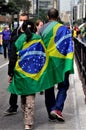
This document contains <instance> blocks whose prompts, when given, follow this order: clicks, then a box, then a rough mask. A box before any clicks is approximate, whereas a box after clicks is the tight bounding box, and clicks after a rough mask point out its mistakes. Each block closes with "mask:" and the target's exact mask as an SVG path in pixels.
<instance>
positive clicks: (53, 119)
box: [49, 115, 57, 122]
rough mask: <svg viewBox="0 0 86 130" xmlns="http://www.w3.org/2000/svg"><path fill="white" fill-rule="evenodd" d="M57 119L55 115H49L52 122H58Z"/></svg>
mask: <svg viewBox="0 0 86 130" xmlns="http://www.w3.org/2000/svg"><path fill="white" fill-rule="evenodd" d="M56 120H57V119H56V118H55V117H53V116H51V115H50V116H49V121H51V122H56Z"/></svg>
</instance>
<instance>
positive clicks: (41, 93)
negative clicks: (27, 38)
mask: <svg viewBox="0 0 86 130" xmlns="http://www.w3.org/2000/svg"><path fill="white" fill-rule="evenodd" d="M43 24H44V23H43V22H42V20H40V19H38V20H37V21H36V22H35V29H34V31H35V33H36V34H38V33H39V30H40V28H41V27H42V26H43ZM40 95H43V91H41V92H40Z"/></svg>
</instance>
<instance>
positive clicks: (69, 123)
mask: <svg viewBox="0 0 86 130" xmlns="http://www.w3.org/2000/svg"><path fill="white" fill-rule="evenodd" d="M5 69H6V70H5ZM2 71H3V70H2ZM2 71H1V73H2ZM4 71H5V72H3V73H2V77H3V74H4V73H5V74H4V79H6V78H7V75H6V71H7V67H6V68H4ZM4 79H2V80H4ZM0 82H1V81H0ZM1 86H2V85H1ZM6 87H7V82H6V83H5V82H4V83H3V88H2V87H1V89H0V95H1V96H0V104H1V105H0V130H24V125H23V116H22V111H21V105H20V97H19V98H18V99H19V100H18V105H19V108H18V113H17V114H16V115H12V116H4V115H3V112H4V111H5V110H6V109H7V108H8V104H9V95H10V94H9V93H8V92H7V91H6ZM85 115H86V105H85V102H84V93H83V89H82V84H81V81H80V80H79V77H78V72H77V68H76V65H75V74H73V75H70V88H69V90H68V96H67V100H66V101H65V107H64V111H63V116H64V118H65V122H64V123H60V122H57V123H52V122H49V121H48V116H47V112H46V108H45V103H44V95H40V94H39V93H38V94H37V95H36V103H35V123H34V129H33V130H86V116H85Z"/></svg>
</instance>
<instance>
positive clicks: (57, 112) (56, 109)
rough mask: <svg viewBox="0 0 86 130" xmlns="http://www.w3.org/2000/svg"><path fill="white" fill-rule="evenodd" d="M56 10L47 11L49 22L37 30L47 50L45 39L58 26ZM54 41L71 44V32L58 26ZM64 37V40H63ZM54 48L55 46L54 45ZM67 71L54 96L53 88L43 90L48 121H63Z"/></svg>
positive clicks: (67, 83)
mask: <svg viewBox="0 0 86 130" xmlns="http://www.w3.org/2000/svg"><path fill="white" fill-rule="evenodd" d="M58 16H59V13H58V10H56V9H55V8H51V9H50V10H49V11H48V20H49V22H48V23H46V24H44V26H43V27H42V28H41V29H40V30H39V34H40V35H41V37H42V39H43V41H44V44H45V46H46V48H47V37H48V41H49V36H51V37H53V36H52V35H54V33H51V30H53V29H54V27H55V25H57V26H59V22H58ZM60 25H61V24H60ZM56 34H57V35H56V37H55V40H57V41H56V43H59V42H60V41H61V43H62V42H65V43H66V42H69V44H70V42H72V34H71V31H70V30H69V29H68V28H67V27H66V26H64V25H62V26H60V27H59V28H58V30H57V32H56ZM63 37H65V39H64V38H63ZM55 46H56V45H55ZM69 73H70V72H69V71H68V72H66V73H65V79H64V81H63V82H61V83H59V84H58V92H57V94H56V96H55V91H54V87H51V88H50V89H47V90H45V105H46V109H47V112H48V117H49V121H56V120H58V121H62V122H64V121H65V119H64V117H63V115H62V111H63V108H64V102H65V100H66V98H67V91H68V88H69Z"/></svg>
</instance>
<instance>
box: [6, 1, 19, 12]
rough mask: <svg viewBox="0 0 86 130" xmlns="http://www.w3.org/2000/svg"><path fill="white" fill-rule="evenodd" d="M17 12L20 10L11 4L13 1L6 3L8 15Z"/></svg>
mask: <svg viewBox="0 0 86 130" xmlns="http://www.w3.org/2000/svg"><path fill="white" fill-rule="evenodd" d="M19 11H20V9H19V7H18V6H17V5H16V3H15V2H13V1H10V2H8V4H7V12H8V13H9V14H15V13H19Z"/></svg>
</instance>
